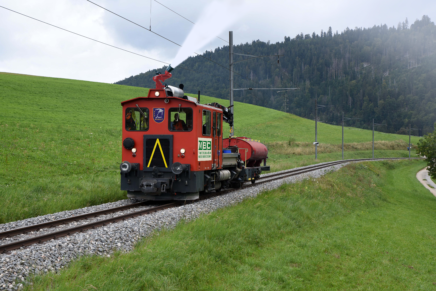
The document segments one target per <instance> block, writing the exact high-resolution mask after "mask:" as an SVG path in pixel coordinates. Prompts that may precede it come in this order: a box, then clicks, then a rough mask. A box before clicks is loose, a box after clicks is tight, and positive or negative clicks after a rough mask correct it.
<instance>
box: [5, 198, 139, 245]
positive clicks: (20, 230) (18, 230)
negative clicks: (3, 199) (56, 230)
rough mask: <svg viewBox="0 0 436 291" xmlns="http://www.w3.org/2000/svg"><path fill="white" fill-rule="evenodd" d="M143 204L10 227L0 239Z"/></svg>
mask: <svg viewBox="0 0 436 291" xmlns="http://www.w3.org/2000/svg"><path fill="white" fill-rule="evenodd" d="M145 204H146V203H145V202H139V203H134V204H130V205H123V206H120V207H115V208H109V209H105V210H100V211H96V212H90V213H85V214H81V215H77V216H71V217H68V218H63V219H58V220H53V221H48V222H44V223H40V224H34V225H30V226H25V227H20V228H15V229H11V230H8V231H4V232H0V239H4V238H7V237H13V236H17V235H19V234H24V233H28V232H31V231H37V230H40V229H43V228H50V227H54V226H58V225H62V224H67V223H71V222H75V221H80V220H85V219H88V218H94V217H98V216H101V215H105V214H110V213H115V212H120V211H123V210H127V209H130V208H134V207H138V206H143V205H145Z"/></svg>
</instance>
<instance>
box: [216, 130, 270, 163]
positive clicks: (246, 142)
mask: <svg viewBox="0 0 436 291" xmlns="http://www.w3.org/2000/svg"><path fill="white" fill-rule="evenodd" d="M223 148H224V149H227V148H237V151H238V152H239V154H240V156H241V160H242V161H243V162H244V163H245V167H260V166H261V163H262V161H263V165H264V167H262V168H263V169H262V170H266V171H269V167H268V166H266V159H267V158H268V149H267V147H266V145H264V144H263V143H261V142H259V141H256V140H253V139H250V138H248V137H233V138H226V139H223Z"/></svg>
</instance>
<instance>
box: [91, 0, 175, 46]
mask: <svg viewBox="0 0 436 291" xmlns="http://www.w3.org/2000/svg"><path fill="white" fill-rule="evenodd" d="M87 1H88V2H90V3H92V4H94V5H95V6H98V7H100V8H101V9H104V10H106V11H107V12H110V13H112V14H114V15H116V16H118V17H120V18H122V19H124V20H126V21H128V22H130V23H133V24H134V25H137V26H139V27H141V28H143V29H145V30H148V31H149V32H151V33H154V34H155V35H157V36H159V37H161V38H163V39H165V40H167V41H169V42H172V43H173V44H175V45H178V46H181V45H180V44H178V43H176V42H174V41H172V40H171V39H169V38H166V37H165V36H163V35H160V34H159V33H156V32H154V31H153V30H151V21H150V29H148V28H146V27H144V26H142V25H140V24H138V23H136V22H133V21H131V20H130V19H128V18H125V17H124V16H121V15H119V14H117V13H115V12H113V11H111V10H109V9H107V8H104V7H103V6H100V5H98V4H97V3H94V2H92V1H90V0H87ZM150 11H151V8H150Z"/></svg>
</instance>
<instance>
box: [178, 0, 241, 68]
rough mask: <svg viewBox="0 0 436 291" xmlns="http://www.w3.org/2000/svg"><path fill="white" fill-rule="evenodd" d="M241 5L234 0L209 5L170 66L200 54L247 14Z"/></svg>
mask: <svg viewBox="0 0 436 291" xmlns="http://www.w3.org/2000/svg"><path fill="white" fill-rule="evenodd" d="M242 4H243V2H242V1H235V0H233V1H214V2H212V3H211V4H209V5H208V6H207V7H206V8H205V9H204V11H203V12H202V14H201V17H200V19H199V20H198V21H197V22H196V23H195V25H194V27H193V28H192V30H191V32H190V33H189V35H188V37H187V38H186V39H185V41H184V42H183V45H182V47H181V48H180V49H179V51H178V52H177V55H176V57H175V58H174V59H173V61H172V62H171V66H172V67H173V68H175V67H176V66H178V65H179V64H180V63H182V62H183V61H184V60H185V59H186V58H188V57H189V56H191V55H193V54H194V53H195V52H197V53H200V51H199V50H200V49H201V48H203V47H204V46H205V45H207V44H208V43H209V42H211V41H212V40H214V39H215V38H216V37H217V36H219V35H220V34H221V33H223V32H224V31H225V30H226V29H227V28H229V27H230V26H231V25H232V24H233V23H235V22H236V20H238V19H239V18H241V17H242V16H243V15H244V14H245V13H246V12H247V10H246V7H244V8H245V9H242V8H243V5H242ZM224 39H227V38H224Z"/></svg>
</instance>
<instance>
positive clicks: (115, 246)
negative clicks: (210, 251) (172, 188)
mask: <svg viewBox="0 0 436 291" xmlns="http://www.w3.org/2000/svg"><path fill="white" fill-rule="evenodd" d="M346 164H348V163H345V164H340V165H335V166H331V167H328V168H325V169H320V170H315V171H312V172H309V173H303V174H300V175H297V176H293V177H288V178H284V179H281V180H278V181H272V182H268V183H265V184H259V185H257V186H254V187H249V188H246V189H240V190H237V191H234V192H231V193H229V194H225V195H223V196H218V197H214V198H211V199H207V200H203V201H199V202H196V203H193V204H187V205H184V206H180V207H175V208H170V209H166V210H163V211H159V212H156V213H153V214H148V215H144V216H140V217H136V218H133V219H129V220H126V221H123V222H118V223H114V224H110V225H107V226H104V227H101V228H97V229H94V230H88V231H86V232H84V233H76V234H73V235H70V236H67V237H63V238H60V239H56V240H51V241H49V242H46V243H44V244H37V245H32V246H29V247H27V248H25V249H20V250H16V251H12V252H11V253H9V254H1V255H0V268H1V271H0V290H8V289H10V290H17V289H20V288H22V286H23V285H22V284H23V283H24V282H25V280H26V278H27V277H28V276H29V275H30V274H33V273H36V274H40V273H46V272H51V271H58V270H60V269H62V268H63V267H65V266H67V265H68V263H70V262H71V261H72V260H74V259H76V258H78V257H80V256H82V255H100V256H110V254H111V253H112V252H113V251H114V250H122V251H130V250H132V249H133V247H134V245H135V243H136V242H137V241H138V240H139V239H140V238H141V237H145V236H148V235H150V234H151V233H152V232H153V231H155V230H159V229H162V228H172V227H175V226H176V225H177V223H178V222H179V221H180V220H182V219H184V220H193V219H195V218H197V217H199V216H200V215H203V214H207V213H210V212H212V211H214V210H216V209H219V208H223V207H227V206H230V205H234V204H237V203H240V202H241V201H243V200H244V199H246V198H251V197H256V196H257V195H259V194H260V193H261V192H263V191H265V190H272V189H275V188H277V187H279V186H280V185H282V184H283V183H295V182H298V181H301V180H303V179H308V178H318V177H320V176H322V175H324V174H326V173H328V172H331V171H337V170H338V169H340V168H341V167H343V166H345V165H346ZM267 176H268V174H267V175H263V177H267ZM126 203H130V202H129V201H128V200H122V201H118V202H114V203H106V204H102V205H98V206H93V207H87V208H83V209H78V210H72V211H64V212H59V213H56V214H52V215H45V216H41V217H36V218H30V219H26V220H22V221H17V222H11V223H7V224H3V225H0V231H5V230H9V229H12V228H17V227H23V226H27V225H30V224H34V223H42V222H46V221H51V220H54V219H62V218H65V217H70V216H71V215H79V214H83V213H88V212H93V211H98V210H103V209H106V208H113V207H117V206H121V205H125V204H126ZM134 210H139V208H135V209H134ZM119 214H120V213H116V214H113V215H114V216H116V215H119ZM98 219H101V218H98ZM85 222H89V220H87V221H85ZM51 231H53V229H51ZM38 234H39V232H38ZM21 238H23V237H21ZM2 243H5V242H2Z"/></svg>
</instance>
